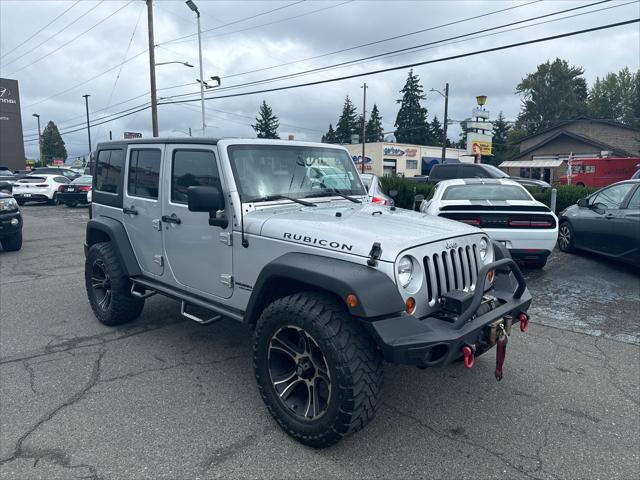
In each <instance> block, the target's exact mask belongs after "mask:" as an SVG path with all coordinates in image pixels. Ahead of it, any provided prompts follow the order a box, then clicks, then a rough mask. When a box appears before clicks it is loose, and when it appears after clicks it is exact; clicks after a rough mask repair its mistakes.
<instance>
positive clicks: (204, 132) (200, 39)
mask: <svg viewBox="0 0 640 480" xmlns="http://www.w3.org/2000/svg"><path fill="white" fill-rule="evenodd" d="M185 3H186V4H187V6H188V7H189V8H190V9H191V10H192V11H194V12H195V13H196V16H197V17H198V59H199V61H200V105H201V108H202V136H203V137H204V136H205V135H206V128H207V126H206V124H205V121H204V74H203V73H202V30H201V29H200V11H199V10H198V7H197V6H196V4H195V3H193V1H192V0H187V1H186V2H185Z"/></svg>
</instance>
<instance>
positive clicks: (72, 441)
mask: <svg viewBox="0 0 640 480" xmlns="http://www.w3.org/2000/svg"><path fill="white" fill-rule="evenodd" d="M23 213H24V217H25V230H24V233H25V242H24V246H23V249H22V251H20V252H15V253H13V252H11V253H10V252H0V477H1V478H12V479H16V478H17V479H36V478H43V479H45V478H46V479H56V478H61V479H62V478H64V479H68V478H84V479H110V478H114V479H120V478H122V479H130V478H136V479H137V478H278V479H280V478H300V477H305V478H323V479H324V478H341V479H343V478H356V477H360V478H409V477H411V478H415V477H429V478H452V477H455V478H482V479H485V478H505V479H507V478H508V479H513V478H528V479H543V478H552V479H555V478H571V479H575V478H621V479H628V478H638V477H640V453H639V452H640V408H639V405H638V403H639V400H640V373H639V372H640V346H639V345H640V341H639V339H640V276H638V274H637V273H635V272H634V271H633V269H631V268H628V267H625V266H622V265H617V264H614V263H612V262H609V261H607V260H603V259H601V258H598V257H595V256H589V255H571V256H569V255H563V254H554V256H553V258H552V259H551V260H550V262H549V264H548V266H547V268H545V270H544V271H542V272H529V273H527V277H528V281H529V284H530V288H531V290H532V293H533V295H534V306H533V308H532V322H531V324H530V328H529V331H528V332H527V333H526V334H521V333H520V332H519V330H517V329H514V330H515V331H514V333H513V334H512V336H511V338H510V340H509V345H508V347H507V359H506V363H505V378H504V380H503V381H502V382H500V383H497V382H496V381H495V380H494V378H493V369H494V366H495V365H494V361H495V357H494V354H493V352H490V353H488V354H487V355H484V356H482V357H480V358H479V359H478V360H477V362H476V366H475V367H474V368H473V369H472V370H465V369H464V368H463V366H462V365H461V364H456V365H454V366H452V367H450V368H447V369H441V370H435V369H432V370H418V369H416V368H410V367H397V366H390V365H387V366H386V369H385V392H384V399H383V405H382V407H381V408H380V410H379V412H378V414H377V417H376V419H375V420H374V421H373V422H372V423H371V424H370V425H369V426H368V427H367V428H366V429H365V430H363V431H361V432H359V433H357V434H355V435H352V436H350V437H348V438H347V439H346V440H345V441H343V442H342V443H340V444H338V445H337V446H336V447H333V448H330V449H327V450H323V451H316V450H312V449H310V448H306V447H303V446H302V445H299V444H298V443H296V442H294V441H292V440H291V439H289V437H287V436H286V435H285V434H284V433H283V432H282V431H281V430H280V429H279V428H278V427H277V425H276V424H275V422H274V421H273V420H272V419H271V417H270V416H269V415H268V413H267V410H266V408H265V407H264V405H263V404H262V401H261V399H260V397H259V395H258V391H257V388H256V385H255V381H254V378H253V372H252V366H251V331H250V330H249V328H247V327H246V326H244V325H241V324H239V323H236V322H233V321H230V320H223V321H221V322H218V323H215V324H213V325H210V326H206V327H203V326H200V325H197V324H195V323H193V322H189V321H188V320H184V319H182V318H181V317H180V314H179V305H178V304H177V302H175V301H172V300H169V299H166V298H162V297H159V296H156V297H152V298H150V299H148V300H147V304H146V307H145V310H144V312H143V315H142V316H141V318H140V319H138V320H137V321H136V322H134V323H132V324H130V325H127V326H123V327H118V328H108V327H105V326H102V325H100V324H99V323H98V322H97V320H95V318H94V316H93V313H92V312H91V308H90V307H89V304H88V302H87V300H86V294H85V291H84V286H83V262H84V256H83V251H82V242H83V238H84V226H85V223H86V221H87V218H88V217H87V211H86V209H68V208H64V207H44V206H43V207H40V206H26V207H24V208H23ZM603 288H604V289H605V290H603Z"/></svg>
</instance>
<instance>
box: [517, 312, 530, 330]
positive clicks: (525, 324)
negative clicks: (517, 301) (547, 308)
mask: <svg viewBox="0 0 640 480" xmlns="http://www.w3.org/2000/svg"><path fill="white" fill-rule="evenodd" d="M518 320H520V331H521V332H522V333H524V332H526V331H527V330H528V329H529V315H527V314H526V313H524V312H521V313H520V315H518Z"/></svg>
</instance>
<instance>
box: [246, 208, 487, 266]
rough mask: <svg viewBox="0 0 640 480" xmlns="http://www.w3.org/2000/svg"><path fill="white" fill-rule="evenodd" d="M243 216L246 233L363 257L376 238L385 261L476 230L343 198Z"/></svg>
mask: <svg viewBox="0 0 640 480" xmlns="http://www.w3.org/2000/svg"><path fill="white" fill-rule="evenodd" d="M244 221H245V229H246V230H247V232H248V233H252V234H256V235H261V236H264V237H268V238H273V239H277V240H283V241H288V242H295V243H300V244H303V245H309V246H311V247H317V248H322V249H326V250H330V251H338V252H343V253H350V254H353V255H359V256H363V257H367V256H369V252H370V251H371V247H372V246H373V243H374V242H379V243H380V246H381V248H382V255H381V257H380V259H381V260H383V261H387V262H393V261H395V259H396V257H397V256H398V254H399V253H400V252H402V251H403V250H406V249H408V248H411V247H414V246H417V245H422V244H425V243H430V242H434V241H439V240H444V239H448V238H452V237H459V236H461V235H468V234H473V233H479V232H480V230H479V229H477V228H475V227H472V226H469V225H466V224H464V223H460V222H455V221H452V220H447V219H444V218H439V217H434V216H431V215H426V214H423V213H420V212H412V211H410V210H403V209H396V210H391V208H389V207H383V206H378V205H374V204H370V203H363V204H353V203H347V202H345V201H336V202H325V203H318V206H316V207H301V206H298V205H296V206H291V205H290V204H287V205H286V206H273V207H269V208H263V209H260V210H256V211H253V212H250V213H247V214H246V215H245V217H244Z"/></svg>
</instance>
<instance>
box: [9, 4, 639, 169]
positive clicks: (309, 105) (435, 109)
mask: <svg viewBox="0 0 640 480" xmlns="http://www.w3.org/2000/svg"><path fill="white" fill-rule="evenodd" d="M126 3H127V2H124V1H107V2H103V3H102V4H100V5H98V2H97V1H83V2H80V3H79V4H78V5H76V6H74V7H73V8H72V9H71V10H70V11H69V12H68V13H67V14H66V15H65V16H64V17H63V18H61V19H59V20H58V21H56V22H55V23H53V24H52V25H51V26H49V27H48V28H47V29H46V30H45V31H43V32H42V33H40V34H39V35H38V36H37V37H35V38H34V39H33V40H31V41H29V42H28V43H25V45H23V46H22V47H20V48H19V49H17V50H16V51H15V52H11V53H7V52H10V50H11V49H12V48H13V47H14V46H15V45H17V44H19V43H20V42H22V41H23V40H25V39H26V38H27V37H28V36H29V35H31V34H32V33H33V32H35V31H37V30H38V29H39V28H41V27H42V26H44V25H46V24H47V23H48V22H50V21H51V19H53V18H54V17H55V16H56V15H58V14H60V13H61V12H63V11H64V10H65V9H67V8H68V7H69V6H70V5H71V4H72V2H66V1H61V2H49V1H22V2H19V1H2V2H1V3H0V54H1V55H2V59H1V61H0V75H2V76H3V77H5V76H8V77H9V78H17V79H18V81H19V82H20V91H21V103H22V106H23V126H24V129H25V136H27V138H33V135H34V133H35V128H36V125H35V119H33V118H32V117H31V113H34V112H37V113H39V114H40V115H41V116H42V119H43V120H45V121H46V120H49V119H51V120H54V121H55V122H56V123H57V124H58V125H59V126H60V128H61V130H62V131H65V130H69V129H71V128H70V127H72V126H74V125H77V124H82V122H83V121H84V99H83V98H82V95H83V94H85V93H88V94H91V97H90V105H91V110H92V112H93V113H92V117H94V118H98V117H101V116H103V115H107V114H110V113H115V112H117V111H120V110H123V109H125V108H129V107H133V106H135V105H139V104H144V103H146V102H148V94H147V92H148V90H149V72H148V54H147V53H143V54H141V55H140V56H138V57H137V58H135V59H133V60H131V61H129V62H127V63H125V64H124V65H123V66H122V68H121V69H120V68H114V69H113V70H111V71H109V72H107V73H105V74H104V75H101V76H99V77H97V78H95V79H93V80H91V81H89V82H87V83H86V84H85V85H82V86H78V87H76V88H72V87H74V86H76V85H78V84H80V83H82V82H85V81H87V80H89V79H91V78H92V77H94V76H96V75H98V74H100V73H102V72H104V71H105V70H107V69H109V68H111V67H114V66H117V65H118V64H119V63H121V62H122V61H123V60H124V59H125V58H131V57H132V56H134V55H136V54H138V53H140V52H143V51H144V50H145V49H146V47H147V38H146V36H147V28H146V11H145V6H144V3H143V2H141V1H134V2H131V3H130V4H129V5H127V6H126V7H125V8H124V9H123V10H122V11H121V12H119V13H117V14H116V15H114V16H113V17H111V18H110V19H109V20H107V21H105V22H104V23H102V24H100V25H98V26H97V27H96V28H95V29H93V30H92V31H90V32H89V33H87V34H85V35H83V36H82V37H81V38H79V39H78V40H76V41H74V42H72V43H71V44H70V45H68V46H66V47H64V48H62V49H60V50H59V51H57V52H55V53H52V54H51V55H50V56H49V57H48V58H46V59H45V60H42V61H40V62H38V63H36V64H34V65H32V66H29V67H28V68H24V69H22V70H20V71H18V72H17V73H15V74H12V73H13V72H14V71H15V70H18V69H20V68H21V67H23V66H25V65H27V64H29V63H30V62H32V61H33V60H35V59H37V58H38V57H39V56H42V55H44V54H47V53H48V52H51V51H53V50H54V49H56V48H58V46H60V45H62V44H64V43H65V42H67V41H69V40H71V39H72V38H73V37H74V36H76V35H77V34H78V33H80V32H82V31H83V30H85V29H87V28H88V27H89V26H91V25H93V24H95V23H97V22H99V21H100V20H101V19H102V18H104V17H106V16H107V15H109V14H110V13H112V12H114V11H116V10H117V9H118V8H120V7H122V6H123V5H126ZM196 3H197V4H198V6H199V8H200V11H201V12H202V25H203V29H204V30H209V29H213V28H216V27H220V26H223V25H225V24H226V23H229V22H233V21H235V20H237V19H242V18H246V17H249V16H252V15H256V14H259V13H261V12H265V11H268V10H272V9H274V8H278V7H280V6H286V5H288V4H293V3H294V2H293V1H290V2H280V1H278V2H275V1H274V2H271V1H260V2H250V1H243V2H231V1H226V2H209V1H204V0H198V1H197V2H196ZM341 3H342V1H340V0H335V1H311V0H309V1H306V2H303V3H299V4H295V5H292V6H290V7H288V8H284V9H281V10H279V11H277V12H273V13H271V14H267V15H262V16H258V17H256V18H254V19H251V20H248V21H244V22H240V23H237V24H235V25H233V26H229V27H224V28H217V29H216V30H213V31H210V32H206V33H205V34H204V37H203V48H204V65H205V72H204V73H205V77H208V76H210V75H220V76H222V77H225V76H227V75H232V74H237V73H242V72H247V71H250V70H253V69H258V68H264V67H268V66H272V65H279V64H281V63H286V62H291V61H295V60H300V59H304V58H308V57H312V56H316V55H321V54H323V53H326V52H331V51H334V50H338V49H343V48H348V47H351V46H355V45H359V44H363V43H367V42H371V41H375V40H378V39H381V38H387V37H391V36H394V35H402V34H404V33H408V32H412V31H415V30H419V29H423V28H427V27H430V26H435V25H440V24H443V23H447V22H451V21H455V20H458V19H463V18H467V17H471V16H474V15H479V14H482V13H485V12H489V11H493V10H499V9H501V8H507V7H509V6H514V5H521V6H520V8H517V9H514V10H511V11H509V12H504V13H501V14H497V15H494V16H490V17H486V18H483V19H479V20H474V21H470V22H466V23H460V24H457V25H452V26H449V27H445V28H439V29H435V30H432V31H428V32H424V33H421V34H419V35H414V36H409V37H405V38H402V39H397V40H393V41H389V42H385V43H382V44H378V45H372V46H369V47H364V48H360V49H357V50H353V51H349V52H344V53H342V54H337V55H332V56H327V57H324V58H320V59H316V60H310V61H306V62H300V63H295V64H292V65H289V66H285V67H279V68H274V69H270V70H267V71H262V72H257V73H254V74H246V75H242V76H236V77H231V78H228V79H223V87H228V86H232V85H237V84H239V83H244V82H247V81H254V80H261V79H264V78H268V77H272V76H277V75H282V74H287V73H293V72H298V71H302V70H306V69H311V68H316V67H320V66H324V65H329V64H334V63H338V62H341V61H348V60H352V59H355V58H361V57H365V56H368V55H375V54H378V53H381V52H386V51H390V50H394V49H398V48H403V47H406V46H410V45H417V44H422V43H427V42H431V41H435V40H440V39H443V38H448V37H452V36H455V35H460V34H463V33H467V32H471V31H475V30H479V29H482V28H488V27H492V26H495V25H501V24H503V23H508V22H512V21H517V20H520V19H526V18H529V17H532V16H536V15H542V14H545V13H548V12H554V11H557V10H563V9H567V8H572V7H573V6H579V5H585V4H587V3H588V2H579V1H574V2H565V1H544V2H538V3H535V4H532V5H524V6H523V4H522V2H515V1H486V2H480V1H469V2H457V1H455V2H453V1H447V2H444V1H429V2H427V1H425V2H418V1H414V2H411V1H394V2H391V1H354V2H349V3H345V4H342V5H340V4H341ZM622 3H625V2H610V3H608V4H603V5H599V6H597V7H591V8H590V9H595V8H603V7H608V6H613V5H622ZM96 5H98V6H97V7H96V8H95V9H94V10H93V11H91V12H90V13H89V14H87V15H86V17H84V18H83V19H82V20H81V21H78V22H77V23H76V24H74V25H73V26H71V27H70V28H69V29H67V30H65V31H64V32H62V33H60V34H59V35H57V36H55V37H54V38H52V39H51V40H50V41H48V42H46V44H45V45H43V46H41V47H40V48H38V49H37V50H36V51H34V52H30V53H28V54H24V55H23V54H22V52H25V51H26V50H28V49H29V48H30V46H33V45H37V43H40V41H42V40H43V39H45V38H46V37H47V36H50V35H52V34H53V33H55V32H56V31H58V30H59V29H61V28H62V27H63V26H64V25H66V24H67V23H70V22H71V21H72V20H73V19H75V18H76V17H78V16H80V15H81V14H82V13H83V12H86V11H88V10H90V9H91V8H93V7H94V6H96ZM333 5H337V6H335V7H334V8H329V7H331V6H333ZM590 9H585V11H586V10H590ZM317 10H321V11H317ZM314 11H316V12H315V13H311V14H309V15H303V14H305V13H307V12H314ZM576 13H579V12H576ZM638 13H640V11H639V4H638V3H637V2H636V3H634V4H631V5H626V6H620V7H619V8H615V9H611V10H608V11H603V12H599V13H596V14H592V15H584V16H580V17H576V18H573V19H567V20H563V21H559V22H554V23H547V24H544V25H539V26H536V27H533V28H526V29H521V30H516V31H512V32H508V33H504V34H500V35H495V36H489V37H485V38H478V39H474V40H470V41H465V42H459V43H455V44H451V45H446V46H439V47H438V48H432V49H427V50H422V51H418V52H415V53H411V54H406V55H399V56H395V57H389V58H380V59H376V60H374V61H371V62H367V63H363V64H359V65H353V66H349V67H345V68H339V69H334V70H329V71H324V72H318V73H314V74H311V75H308V76H303V77H300V78H294V79H290V80H283V81H279V82H275V83H271V84H267V85H264V86H261V85H257V86H255V87H247V88H243V89H238V90H228V91H224V90H221V91H219V92H217V93H219V94H226V93H233V92H242V91H250V90H254V89H256V90H257V89H261V88H268V87H273V86H281V85H291V84H296V83H303V82H307V81H313V80H318V79H329V78H332V77H336V76H341V75H347V74H353V73H357V72H364V71H369V70H375V69H378V68H386V67H390V66H395V65H402V64H406V63H411V62H418V61H423V60H427V59H431V58H438V57H444V56H448V55H456V54H460V53H463V52H468V51H472V50H478V49H482V48H490V47H492V46H496V45H501V44H506V43H512V42H518V41H523V40H527V39H531V38H537V37H542V36H547V35H553V34H557V33H560V32H565V31H571V30H578V29H583V28H589V27H592V26H596V25H601V24H605V23H612V22H615V21H621V20H626V19H629V18H633V17H637V16H638ZM154 14H155V38H156V43H158V44H160V46H159V47H158V48H157V49H156V59H157V62H161V61H172V60H179V61H189V62H191V63H192V64H193V65H196V66H197V61H198V55H197V39H196V37H195V36H192V37H189V38H187V39H184V41H177V42H169V41H170V40H172V39H175V38H178V37H183V36H186V35H191V34H193V33H195V32H196V25H195V16H194V15H193V13H192V12H191V11H190V10H189V9H188V8H187V7H186V6H185V5H184V2H182V1H159V2H156V3H155V10H154ZM300 15H302V16H300ZM293 16H299V17H298V18H295V19H290V20H286V21H280V22H277V21H278V20H281V19H286V18H288V17H293ZM139 17H140V18H139ZM138 18H139V22H138V25H137V28H136V33H135V36H134V38H133V41H132V42H131V46H130V48H129V50H128V51H127V46H128V45H129V41H130V39H131V35H132V32H133V30H134V26H135V25H136V21H137V20H138ZM270 22H277V23H273V24H271V25H267V26H261V27H258V28H252V27H257V26H260V25H263V24H265V23H270ZM241 30H244V31H241ZM555 57H560V58H563V59H566V60H568V61H569V62H570V63H572V64H575V65H580V66H582V67H583V68H584V69H585V76H586V78H587V80H588V81H589V83H591V82H592V81H593V80H594V79H595V78H596V77H598V76H599V77H602V76H603V75H605V74H606V73H607V72H610V71H618V70H619V69H621V68H622V67H624V66H628V67H629V68H631V69H637V68H639V67H640V60H639V58H640V47H639V31H638V26H637V24H635V25H631V26H628V27H623V28H619V29H615V30H609V31H603V32H595V33H591V34H588V35H584V36H578V37H572V38H568V39H563V40H560V41H554V42H549V43H544V44H537V45H530V46H525V47H520V48H518V49H513V50H506V51H502V52H495V53H491V54H487V55H482V56H476V57H470V58H465V59H459V60H454V61H450V62H445V63H438V64H433V65H426V66H421V67H417V68H416V69H415V71H416V73H418V74H419V75H420V78H421V81H422V84H423V85H424V88H425V90H426V91H428V90H429V89H430V88H439V89H442V88H444V84H445V83H446V82H449V84H450V89H451V91H450V106H449V110H450V117H451V118H453V119H455V120H459V119H463V118H465V117H466V116H468V115H469V111H470V109H471V108H472V107H473V106H474V103H475V99H474V97H475V95H478V94H480V93H482V94H486V95H488V97H489V101H488V104H487V108H488V109H490V110H491V111H492V112H495V113H496V114H497V112H498V111H499V110H502V111H504V113H505V115H506V116H507V117H508V118H515V116H516V115H517V113H518V110H519V108H520V100H519V98H518V97H517V96H516V95H515V94H514V90H515V86H516V84H517V83H518V82H519V80H520V79H521V78H522V77H523V76H524V75H526V74H527V73H529V72H532V71H534V70H535V68H536V65H538V64H540V63H543V62H545V61H547V60H548V59H553V58H555ZM197 70H198V69H197V68H186V67H183V66H181V65H165V66H159V67H158V68H157V82H158V88H160V89H161V90H159V92H158V95H159V96H160V97H168V96H171V95H177V94H182V93H188V92H197V90H198V87H197V85H196V84H195V81H194V80H195V78H196V77H197V76H198V71H197ZM118 74H119V78H118V79H117V83H116V77H117V75H118ZM406 74H407V72H406V70H400V71H395V72H389V73H385V74H380V75H376V76H367V77H363V78H358V79H353V80H347V81H343V82H337V83H328V84H323V85H318V86H313V87H307V88H300V89H293V90H286V91H281V92H273V93H266V94H263V95H252V96H244V97H236V98H230V99H220V100H212V101H208V102H207V124H208V125H210V128H209V129H208V131H207V133H208V135H211V136H253V130H252V129H251V127H250V124H251V123H252V122H253V120H252V118H253V117H255V115H256V112H257V109H258V106H259V104H260V102H261V101H262V100H263V99H265V100H266V101H267V102H268V103H269V104H271V106H272V107H273V109H274V111H275V113H276V114H277V115H278V116H279V117H280V122H281V128H280V134H281V136H282V137H285V136H286V135H287V134H289V133H291V134H294V135H295V136H296V138H299V139H305V140H319V138H320V136H321V135H322V132H324V131H326V129H327V127H328V125H329V123H330V122H331V123H334V125H335V122H336V120H337V117H338V114H339V112H340V109H341V107H342V103H343V101H344V97H345V96H346V95H349V96H350V97H351V98H352V99H353V101H354V102H355V103H356V104H357V105H358V110H359V111H360V110H361V96H362V89H361V88H360V86H361V85H362V83H363V82H365V81H366V82H367V84H368V86H369V90H368V98H367V103H368V105H369V108H370V106H371V105H372V104H373V103H374V102H375V103H377V104H378V106H379V108H380V111H381V113H382V116H383V123H384V128H385V130H392V129H393V123H394V120H395V115H396V113H397V108H398V107H397V104H396V99H397V98H398V97H399V93H398V91H399V90H400V88H402V85H403V84H404V81H405V78H406ZM186 83H189V84H190V85H189V86H185V87H180V88H173V89H167V90H162V89H163V88H166V87H173V86H175V85H182V84H186ZM114 85H115V88H114ZM66 90H69V91H66ZM65 91H66V92H65ZM112 91H113V95H112V96H111V92H112ZM58 94H59V95H58ZM145 94H147V95H145ZM214 94H216V90H211V91H209V92H207V95H214ZM138 95H142V96H141V98H138V99H135V100H132V101H130V102H128V103H125V104H122V105H116V104H118V103H120V102H123V101H124V100H127V99H130V98H132V97H135V96H138ZM52 96H53V98H49V99H48V97H52ZM110 96H111V99H110ZM45 99H46V101H43V100H45ZM110 105H111V107H110V108H108V107H109V106H110ZM425 106H426V107H427V108H428V110H429V115H430V117H431V116H432V115H434V114H435V115H438V117H439V118H440V119H442V112H443V100H442V98H441V97H440V96H439V95H438V94H435V93H429V92H427V99H426V101H425ZM199 107H200V105H199V103H197V102H195V103H190V104H188V105H182V106H180V105H163V106H161V107H160V109H159V123H160V130H161V134H162V135H182V134H181V133H178V132H175V131H174V130H182V131H186V130H187V129H188V128H189V127H191V128H192V129H193V132H194V134H199V132H200V110H199ZM105 108H106V110H104V111H101V112H99V111H98V110H102V109H105ZM109 130H111V131H112V132H113V134H114V137H115V138H121V136H122V132H123V131H127V130H128V131H140V132H142V133H143V134H144V135H145V136H150V111H149V110H145V111H142V112H140V113H137V114H134V115H131V116H128V117H125V118H122V119H119V120H115V121H113V122H110V123H108V124H106V125H102V126H97V127H94V128H92V140H93V141H94V144H95V142H96V141H101V140H105V139H108V134H109ZM450 132H451V137H452V138H457V135H458V133H459V128H458V127H457V125H453V126H452V127H451V129H450ZM64 140H65V142H66V143H67V147H68V151H69V154H70V156H71V157H73V156H76V155H82V154H85V153H86V151H87V141H86V131H79V132H77V133H70V134H66V135H64ZM26 151H27V155H28V156H30V157H35V156H36V155H37V144H36V143H35V142H30V143H27V144H26Z"/></svg>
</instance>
